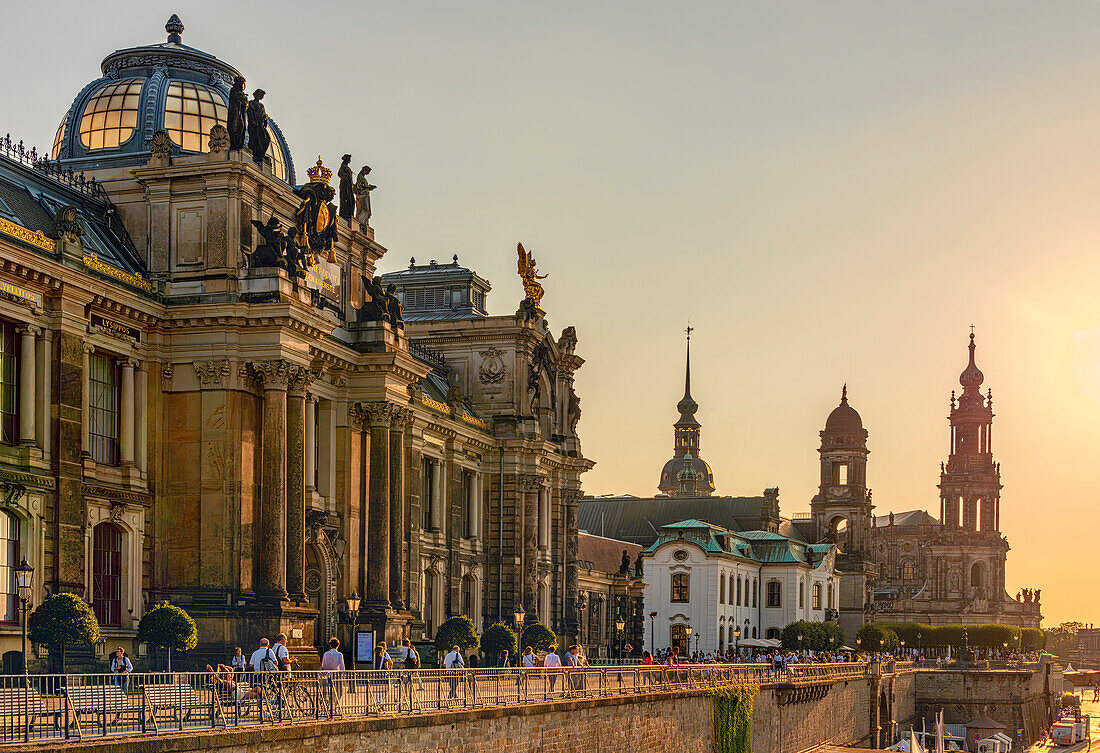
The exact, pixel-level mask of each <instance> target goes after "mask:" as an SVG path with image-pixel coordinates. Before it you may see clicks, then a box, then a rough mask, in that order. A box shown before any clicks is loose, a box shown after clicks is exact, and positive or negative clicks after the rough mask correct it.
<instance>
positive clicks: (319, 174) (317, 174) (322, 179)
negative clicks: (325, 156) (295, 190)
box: [306, 157, 332, 185]
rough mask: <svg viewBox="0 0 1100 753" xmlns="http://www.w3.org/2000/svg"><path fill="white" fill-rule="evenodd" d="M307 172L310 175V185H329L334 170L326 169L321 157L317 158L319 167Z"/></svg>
mask: <svg viewBox="0 0 1100 753" xmlns="http://www.w3.org/2000/svg"><path fill="white" fill-rule="evenodd" d="M306 172H307V173H309V182H310V183H324V184H325V185H328V182H329V179H331V178H332V170H329V169H328V168H327V167H325V165H324V163H323V162H321V158H320V157H318V158H317V165H316V166H315V167H311V168H309V169H308V170H306Z"/></svg>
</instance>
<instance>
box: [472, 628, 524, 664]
mask: <svg viewBox="0 0 1100 753" xmlns="http://www.w3.org/2000/svg"><path fill="white" fill-rule="evenodd" d="M501 651H507V652H508V656H510V657H511V656H515V655H516V631H515V630H512V628H510V627H508V626H507V625H505V624H504V623H503V622H498V623H497V624H495V625H492V626H491V627H490V628H489V629H488V630H486V631H485V632H484V633H482V634H481V652H482V653H483V654H485V661H486V662H487V663H488V666H490V667H491V666H493V663H494V662H495V661H496V660H497V659H499V658H500V652H501Z"/></svg>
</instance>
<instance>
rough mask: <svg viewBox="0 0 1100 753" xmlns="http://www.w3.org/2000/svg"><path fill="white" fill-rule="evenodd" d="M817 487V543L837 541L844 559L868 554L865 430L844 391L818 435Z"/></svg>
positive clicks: (814, 502) (870, 522)
mask: <svg viewBox="0 0 1100 753" xmlns="http://www.w3.org/2000/svg"><path fill="white" fill-rule="evenodd" d="M818 452H819V453H820V454H821V483H820V486H819V487H818V492H817V495H816V496H815V497H814V498H813V500H811V502H810V515H811V517H812V518H813V521H814V528H815V530H816V531H817V535H818V538H819V540H830V541H835V542H836V543H837V544H839V545H840V548H841V551H842V552H844V553H845V554H849V555H855V554H864V553H869V544H870V538H871V526H872V525H873V524H874V520H873V517H872V514H871V511H872V509H873V507H872V505H871V493H870V492H869V491H868V489H867V454H868V450H867V430H866V429H864V428H863V419H861V418H860V416H859V413H857V412H856V410H855V409H854V408H853V407H852V406H850V405H848V386H847V385H845V386H844V389H843V390H842V391H841V393H840V405H838V406H837V407H836V408H834V409H833V412H832V413H830V414H829V418H828V419H827V420H826V421H825V429H824V430H823V431H822V432H821V447H820V448H819V449H818Z"/></svg>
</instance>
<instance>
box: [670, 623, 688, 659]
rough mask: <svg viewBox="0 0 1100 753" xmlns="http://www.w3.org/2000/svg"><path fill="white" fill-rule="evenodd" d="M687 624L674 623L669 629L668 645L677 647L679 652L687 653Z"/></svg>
mask: <svg viewBox="0 0 1100 753" xmlns="http://www.w3.org/2000/svg"><path fill="white" fill-rule="evenodd" d="M687 637H688V636H687V625H673V626H672V627H671V628H670V629H669V634H668V638H669V640H668V645H669V647H670V648H675V649H676V650H677V652H678V653H681V654H686V653H687V642H688V641H687Z"/></svg>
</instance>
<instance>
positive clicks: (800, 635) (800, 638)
mask: <svg viewBox="0 0 1100 753" xmlns="http://www.w3.org/2000/svg"><path fill="white" fill-rule="evenodd" d="M798 650H799V651H801V650H802V633H799V634H798Z"/></svg>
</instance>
